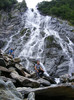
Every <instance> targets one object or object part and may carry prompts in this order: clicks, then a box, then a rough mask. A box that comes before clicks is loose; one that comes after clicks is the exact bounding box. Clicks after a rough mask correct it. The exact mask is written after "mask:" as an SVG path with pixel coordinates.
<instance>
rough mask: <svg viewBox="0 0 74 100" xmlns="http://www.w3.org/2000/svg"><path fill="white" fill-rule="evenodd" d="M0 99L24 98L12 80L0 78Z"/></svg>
mask: <svg viewBox="0 0 74 100" xmlns="http://www.w3.org/2000/svg"><path fill="white" fill-rule="evenodd" d="M0 100H23V98H22V95H21V94H20V93H19V92H18V91H17V90H16V88H15V86H14V85H13V83H12V82H11V81H8V82H6V83H5V82H4V81H3V80H1V79H0Z"/></svg>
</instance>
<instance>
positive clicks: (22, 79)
mask: <svg viewBox="0 0 74 100" xmlns="http://www.w3.org/2000/svg"><path fill="white" fill-rule="evenodd" d="M10 75H11V77H12V78H13V79H16V80H18V81H19V83H21V85H22V86H27V87H33V88H34V87H39V86H40V83H39V82H38V81H36V80H34V79H31V78H26V77H23V76H21V75H19V74H18V73H17V72H16V71H13V72H11V74H10Z"/></svg>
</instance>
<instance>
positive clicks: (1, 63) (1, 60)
mask: <svg viewBox="0 0 74 100" xmlns="http://www.w3.org/2000/svg"><path fill="white" fill-rule="evenodd" d="M0 66H4V67H6V63H5V61H4V59H3V58H0Z"/></svg>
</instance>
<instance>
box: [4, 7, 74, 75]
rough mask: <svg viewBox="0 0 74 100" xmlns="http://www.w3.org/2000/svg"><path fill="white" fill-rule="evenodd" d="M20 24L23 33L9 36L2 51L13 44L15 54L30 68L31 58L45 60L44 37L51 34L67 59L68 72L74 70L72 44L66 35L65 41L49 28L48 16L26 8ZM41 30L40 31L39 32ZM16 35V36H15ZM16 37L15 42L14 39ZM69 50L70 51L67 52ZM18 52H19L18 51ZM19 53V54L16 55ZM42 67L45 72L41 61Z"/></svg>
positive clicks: (49, 18) (49, 19)
mask: <svg viewBox="0 0 74 100" xmlns="http://www.w3.org/2000/svg"><path fill="white" fill-rule="evenodd" d="M21 23H22V25H23V29H25V34H23V35H22V36H21V35H20V31H21V29H22V27H21V28H20V31H18V33H16V34H15V35H12V36H11V37H10V41H8V44H7V46H6V47H5V48H4V51H5V50H7V49H8V48H9V47H10V45H12V46H13V47H14V45H15V56H19V57H21V58H23V61H25V62H24V63H25V67H26V68H27V69H30V66H31V65H30V64H31V62H30V61H31V60H33V59H34V60H37V59H39V60H40V61H41V62H43V61H44V60H45V58H44V45H45V43H44V42H45V39H46V38H47V37H48V36H51V35H53V36H54V37H55V38H56V41H57V42H58V44H59V45H60V46H61V48H62V50H63V52H64V53H65V54H66V55H67V57H68V59H69V66H70V67H69V74H71V73H72V72H73V71H74V62H73V58H74V50H73V47H74V44H73V43H72V42H71V40H70V39H69V38H68V37H67V39H68V42H69V43H67V42H65V41H64V40H63V39H62V38H61V37H60V35H59V33H58V32H56V31H54V30H52V29H51V26H50V25H51V24H50V23H51V17H50V16H42V15H40V13H39V12H38V10H37V9H36V8H34V9H30V8H29V9H28V10H27V11H26V12H25V13H24V14H23V15H22V22H21ZM41 32H42V33H41ZM17 37H18V38H17ZM15 39H16V42H15V41H14V40H15ZM69 51H70V53H69ZM19 52H20V53H19ZM18 53H19V55H18ZM41 65H42V67H43V69H44V70H45V73H46V74H47V72H46V68H45V67H44V65H43V64H42V63H41ZM47 75H48V74H47Z"/></svg>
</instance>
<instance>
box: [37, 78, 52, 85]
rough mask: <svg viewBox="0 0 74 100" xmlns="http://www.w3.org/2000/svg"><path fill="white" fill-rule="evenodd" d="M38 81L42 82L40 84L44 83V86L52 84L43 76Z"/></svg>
mask: <svg viewBox="0 0 74 100" xmlns="http://www.w3.org/2000/svg"><path fill="white" fill-rule="evenodd" d="M37 81H38V82H40V84H42V85H43V86H50V85H51V83H50V82H49V81H47V80H45V79H42V78H40V79H38V80H37Z"/></svg>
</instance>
